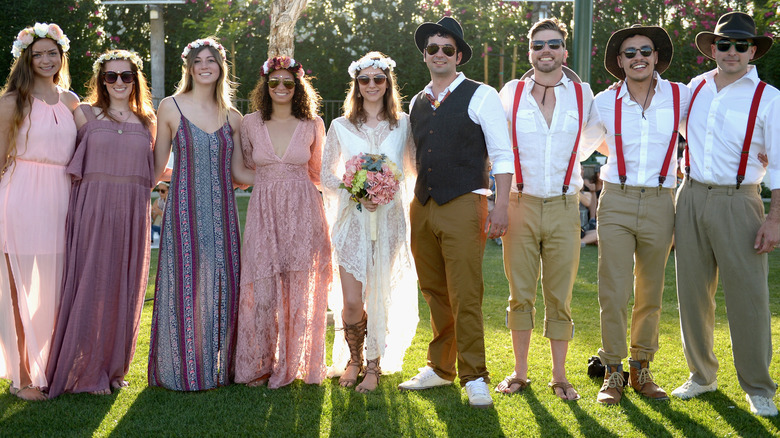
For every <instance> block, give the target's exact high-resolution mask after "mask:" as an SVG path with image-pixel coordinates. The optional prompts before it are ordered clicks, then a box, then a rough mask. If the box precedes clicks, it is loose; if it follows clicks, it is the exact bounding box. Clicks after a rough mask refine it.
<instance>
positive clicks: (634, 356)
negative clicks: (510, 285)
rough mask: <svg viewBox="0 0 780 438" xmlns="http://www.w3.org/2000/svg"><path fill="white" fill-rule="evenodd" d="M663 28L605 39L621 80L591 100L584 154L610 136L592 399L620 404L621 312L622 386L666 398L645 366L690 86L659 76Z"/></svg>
mask: <svg viewBox="0 0 780 438" xmlns="http://www.w3.org/2000/svg"><path fill="white" fill-rule="evenodd" d="M673 52H674V46H673V45H672V40H671V38H670V37H669V34H668V33H666V31H665V30H664V29H662V28H660V27H657V26H640V25H634V26H632V27H629V28H625V29H621V30H619V31H617V32H615V33H614V34H612V36H611V37H610V38H609V42H607V48H606V50H605V56H604V66H605V68H606V69H607V71H608V72H610V73H611V74H612V75H613V76H615V77H616V78H617V79H618V80H620V81H623V83H622V84H621V85H620V86H619V87H617V89H615V90H612V89H610V90H605V91H603V92H601V93H599V95H598V96H596V98H595V99H594V101H593V108H592V109H591V113H590V119H589V120H588V128H587V129H586V131H585V136H584V137H585V138H584V142H585V144H586V145H588V146H587V149H586V150H583V152H584V153H585V154H589V153H590V152H591V151H592V150H593V149H595V148H596V147H597V146H599V145H601V144H602V142H603V141H604V139H605V138H606V142H607V143H606V145H607V146H608V148H607V150H606V151H603V152H604V153H605V155H608V156H609V161H608V162H607V164H606V165H604V167H603V169H602V172H601V178H602V180H603V181H604V189H603V191H602V193H601V199H600V201H599V207H598V218H599V224H598V237H599V268H598V269H599V306H600V308H601V313H600V315H601V349H599V357H600V358H601V362H602V363H603V364H604V366H605V367H606V373H605V375H604V384H603V386H602V387H601V390H600V391H599V394H598V397H597V400H598V402H599V403H604V404H617V403H619V402H620V400H621V398H622V395H623V386H624V385H625V381H624V377H623V359H625V358H626V356H627V355H628V348H627V345H626V330H627V329H628V327H627V313H628V312H627V308H628V303H629V300H630V299H631V295H632V291H633V295H634V307H633V309H632V312H631V357H630V359H629V365H630V373H629V379H628V383H629V384H630V385H631V387H632V388H634V390H635V391H637V392H638V393H640V394H641V395H643V396H645V397H648V398H650V399H653V400H668V399H669V397H668V396H667V395H666V392H665V391H664V390H663V389H661V388H660V387H659V386H658V385H657V384H656V383H655V382H654V381H653V376H652V374H651V373H650V368H649V362H650V361H652V360H653V356H654V355H655V353H656V352H657V351H658V328H659V322H660V319H661V302H662V301H663V292H664V274H665V271H666V262H667V260H668V259H669V251H670V250H671V247H672V237H673V235H674V187H675V186H676V185H677V137H678V135H677V129H678V126H679V125H680V122H681V121H682V120H683V119H684V118H685V114H686V111H687V108H688V102H689V101H690V91H689V90H688V88H687V87H686V86H685V85H683V84H679V83H671V82H669V81H667V80H665V79H662V78H661V76H660V75H661V73H663V72H664V71H666V69H667V68H668V67H669V64H670V63H671V61H672V55H673Z"/></svg>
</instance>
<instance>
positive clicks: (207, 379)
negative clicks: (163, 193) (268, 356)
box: [148, 99, 240, 391]
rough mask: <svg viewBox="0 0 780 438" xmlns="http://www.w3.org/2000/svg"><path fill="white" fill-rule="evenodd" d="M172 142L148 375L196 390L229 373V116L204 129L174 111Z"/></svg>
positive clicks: (232, 324) (234, 232)
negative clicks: (176, 127) (215, 126)
mask: <svg viewBox="0 0 780 438" xmlns="http://www.w3.org/2000/svg"><path fill="white" fill-rule="evenodd" d="M173 102H174V103H176V100H175V99H174V100H173ZM176 106H177V108H178V103H176ZM179 112H180V113H181V109H179ZM173 150H174V166H173V174H172V176H171V186H170V191H169V195H168V202H166V204H165V212H164V214H163V225H162V233H161V234H162V235H161V237H160V256H159V261H158V265H157V282H156V286H155V299H154V313H153V314H152V329H151V331H152V339H151V344H150V346H149V376H148V378H149V385H150V386H162V387H164V388H168V389H173V390H177V391H199V390H204V389H211V388H215V387H217V386H222V385H227V384H229V383H230V382H231V380H232V376H231V372H230V370H231V364H232V362H233V354H234V350H235V330H236V320H237V315H238V313H237V312H238V290H239V271H240V266H239V254H240V244H239V241H240V235H239V223H238V213H237V210H236V198H235V195H234V194H233V182H232V177H231V172H230V163H231V157H232V155H233V138H232V129H231V128H230V124H229V123H227V121H226V122H225V124H224V125H222V127H221V128H220V129H219V130H217V131H216V132H213V133H207V132H205V131H203V130H201V129H200V128H198V127H197V126H195V125H194V124H193V123H191V122H190V121H189V120H188V119H187V118H186V117H184V115H181V121H180V122H179V130H178V131H177V132H176V136H175V137H174V139H173Z"/></svg>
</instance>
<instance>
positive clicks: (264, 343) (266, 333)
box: [236, 56, 331, 388]
mask: <svg viewBox="0 0 780 438" xmlns="http://www.w3.org/2000/svg"><path fill="white" fill-rule="evenodd" d="M252 104H253V105H254V107H255V108H256V109H257V110H258V111H256V112H254V113H252V114H248V115H247V116H246V117H245V119H244V123H243V124H242V125H241V145H242V148H243V152H244V162H245V165H246V167H248V168H251V169H253V171H254V172H253V173H254V175H253V177H254V188H253V190H252V197H251V198H250V200H249V207H248V209H247V217H246V228H245V229H244V248H243V252H242V259H241V262H242V265H241V299H240V305H239V314H238V346H237V349H236V382H238V383H246V384H248V385H249V386H258V385H263V384H265V383H266V382H267V383H268V387H269V388H279V387H281V386H285V385H288V384H290V383H292V382H293V380H295V379H301V380H303V381H304V382H305V383H314V384H319V383H321V382H322V380H323V379H324V378H325V324H326V311H327V301H328V288H329V286H330V280H331V261H330V260H331V259H330V257H331V255H330V239H329V237H328V227H327V224H326V223H325V213H324V210H323V206H322V198H321V196H320V193H319V192H318V190H317V186H318V185H319V182H320V168H321V158H322V144H323V142H324V140H325V127H324V124H323V122H322V119H321V118H320V117H319V116H317V107H318V105H319V96H318V95H317V93H316V92H315V91H314V89H313V88H312V87H311V84H310V83H309V80H308V78H306V74H305V72H304V69H303V67H302V66H301V64H300V63H298V62H296V61H295V60H294V59H292V58H288V57H285V56H277V57H274V58H271V59H269V60H267V61H266V62H265V64H263V71H262V74H261V77H260V80H259V81H258V83H257V86H256V87H255V89H254V91H253V92H252Z"/></svg>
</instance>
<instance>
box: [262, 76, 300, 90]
mask: <svg viewBox="0 0 780 438" xmlns="http://www.w3.org/2000/svg"><path fill="white" fill-rule="evenodd" d="M279 84H282V85H284V88H286V89H288V90H292V89H293V88H295V80H294V79H279V78H271V79H269V80H268V87H269V88H276V87H278V86H279Z"/></svg>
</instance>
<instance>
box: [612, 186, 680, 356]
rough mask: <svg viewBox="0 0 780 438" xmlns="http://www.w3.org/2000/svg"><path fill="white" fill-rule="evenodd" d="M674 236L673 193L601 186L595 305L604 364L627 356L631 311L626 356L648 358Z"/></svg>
mask: <svg viewBox="0 0 780 438" xmlns="http://www.w3.org/2000/svg"><path fill="white" fill-rule="evenodd" d="M673 234H674V192H673V190H672V189H664V188H658V187H630V186H626V187H625V188H624V189H621V188H620V185H619V184H610V183H608V182H605V183H604V190H603V191H602V193H601V199H599V207H598V235H599V306H600V308H601V349H600V350H599V356H600V357H601V361H602V362H603V363H604V364H605V365H608V364H619V363H621V362H622V360H623V359H625V358H626V355H627V354H628V351H627V346H626V330H627V329H628V327H627V317H628V310H627V309H628V303H629V300H630V299H631V295H632V292H633V295H634V307H633V309H632V310H631V357H632V358H633V359H634V360H653V355H654V354H655V352H656V351H658V324H659V322H660V319H661V302H662V301H663V292H664V273H665V271H666V262H667V260H668V259H669V251H670V250H671V247H672V236H673Z"/></svg>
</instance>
